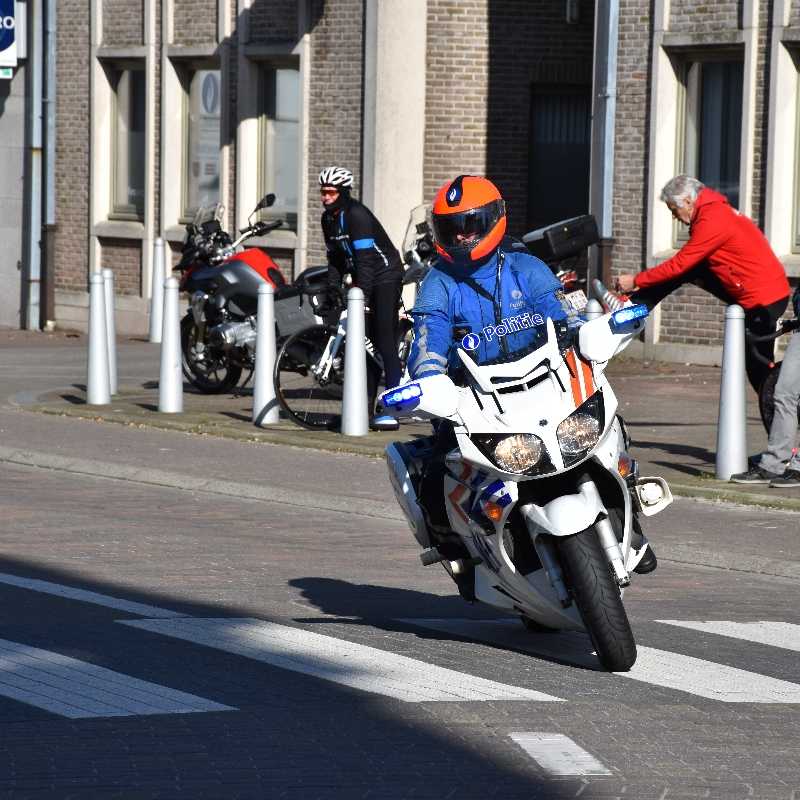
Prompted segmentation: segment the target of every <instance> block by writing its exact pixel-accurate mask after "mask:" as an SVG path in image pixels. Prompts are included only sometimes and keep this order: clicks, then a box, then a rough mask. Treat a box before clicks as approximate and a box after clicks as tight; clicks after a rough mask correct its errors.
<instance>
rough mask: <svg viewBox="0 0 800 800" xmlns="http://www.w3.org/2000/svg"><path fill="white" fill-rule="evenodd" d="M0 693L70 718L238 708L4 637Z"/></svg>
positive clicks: (0, 645)
mask: <svg viewBox="0 0 800 800" xmlns="http://www.w3.org/2000/svg"><path fill="white" fill-rule="evenodd" d="M0 696H3V697H8V698H11V699H12V700H19V701H20V702H22V703H26V704H27V705H31V706H36V707H37V708H41V709H44V710H45V711H50V712H52V713H53V714H59V715H60V716H62V717H69V718H70V719H85V718H87V717H129V716H138V715H145V714H193V713H198V712H204V711H235V710H236V709H234V708H232V707H231V706H224V705H221V704H220V703H214V702H212V701H211V700H206V699H204V698H202V697H198V696H197V695H193V694H187V693H186V692H179V691H177V690H175V689H169V688H168V687H166V686H159V685H158V684H156V683H150V682H149V681H143V680H140V679H139V678H133V677H131V676H130V675H123V674H122V673H120V672H113V671H112V670H110V669H106V668H105V667H98V666H97V665H96V664H89V663H88V662H86V661H78V660H77V659H75V658H70V657H69V656H64V655H61V654H60V653H53V652H51V651H49V650H40V649H39V648H37V647H29V646H28V645H24V644H19V643H17V642H10V641H8V640H6V639H0Z"/></svg>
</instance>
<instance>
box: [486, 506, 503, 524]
mask: <svg viewBox="0 0 800 800" xmlns="http://www.w3.org/2000/svg"><path fill="white" fill-rule="evenodd" d="M483 513H484V514H485V515H486V517H487V519H490V520H491V521H492V522H500V520H501V519H502V518H503V507H502V506H499V505H497V503H492V502H491V501H489V502H486V503H484V504H483Z"/></svg>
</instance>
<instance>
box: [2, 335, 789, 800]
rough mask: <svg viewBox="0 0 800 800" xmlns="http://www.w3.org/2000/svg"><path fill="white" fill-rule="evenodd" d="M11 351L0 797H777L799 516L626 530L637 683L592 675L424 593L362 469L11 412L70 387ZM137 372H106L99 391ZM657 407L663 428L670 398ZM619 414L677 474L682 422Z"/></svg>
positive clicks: (516, 628)
mask: <svg viewBox="0 0 800 800" xmlns="http://www.w3.org/2000/svg"><path fill="white" fill-rule="evenodd" d="M15 336H17V337H19V340H18V341H10V340H9V339H8V336H6V339H5V340H4V345H8V346H7V347H6V346H3V347H0V362H2V364H3V381H4V383H3V386H2V390H3V391H2V397H0V469H1V470H2V476H3V480H2V482H0V504H2V508H3V511H4V518H3V519H4V524H3V529H2V534H1V535H0V723H2V728H1V730H2V731H3V734H2V736H0V798H4V797H8V798H14V799H15V800H16V799H17V798H26V800H27V798H35V799H36V800H38V799H39V798H64V797H76V798H87V797H89V798H126V799H127V798H140V797H141V798H157V797H164V798H203V797H212V798H221V799H222V798H224V799H225V800H227V798H237V797H241V798H265V797H268V798H292V800H294V799H295V798H296V799H297V800H307V799H308V798H343V800H350V798H362V797H363V798H405V797H408V798H436V799H437V800H438V798H445V797H458V798H484V797H487V796H488V797H495V796H497V797H503V798H536V797H540V798H558V799H559V800H561V798H569V797H582V798H598V800H599V798H615V797H618V798H636V799H637V800H649V799H650V798H654V799H655V798H658V799H659V800H668V799H669V798H720V799H722V798H725V800H729V798H730V799H733V800H735V799H736V798H745V797H749V798H757V800H772V799H773V798H781V799H782V800H797V798H800V768H798V766H797V764H798V761H799V759H798V756H799V755H800V730H798V722H799V721H800V668H799V667H798V651H800V611H798V608H800V604H798V600H799V599H800V597H799V595H800V584H798V578H800V557H798V554H800V549H798V547H797V536H798V533H800V530H799V529H798V524H797V522H796V512H785V511H784V512H780V511H764V510H763V509H759V508H756V507H752V506H750V507H744V506H734V505H726V504H723V503H710V502H702V501H696V500H678V501H677V502H676V503H675V505H674V506H673V507H672V508H671V509H669V510H668V511H667V512H665V513H664V514H662V515H661V516H659V517H656V518H655V519H653V520H649V521H648V522H647V527H646V532H647V533H648V535H649V536H651V538H652V539H653V541H654V542H655V544H656V547H657V551H658V554H659V558H660V566H659V569H658V570H657V571H656V572H655V573H654V574H652V575H649V576H642V577H639V578H637V580H636V581H635V583H634V585H633V587H632V588H631V590H630V591H629V592H628V593H627V594H626V605H627V608H628V611H629V614H630V617H631V620H632V624H633V627H634V631H635V633H636V637H637V641H638V643H639V659H638V661H637V664H636V666H635V667H634V670H633V671H632V672H631V673H630V675H626V676H623V675H609V674H606V673H603V672H601V671H599V670H598V668H597V663H596V660H595V659H594V657H593V655H592V652H591V647H590V645H589V643H588V640H587V639H586V637H583V636H579V635H574V634H573V635H565V634H550V635H534V634H530V633H528V632H526V631H525V630H524V629H523V628H522V627H521V625H520V624H519V623H518V621H516V620H513V619H507V618H502V617H497V615H494V614H492V613H491V612H489V611H487V610H485V609H481V608H478V607H473V606H469V605H467V604H464V603H463V602H462V601H461V600H460V599H458V598H457V597H456V596H454V595H453V592H452V586H451V584H450V583H449V580H448V579H447V577H446V576H445V575H444V573H443V572H442V571H441V570H440V569H439V568H438V567H431V568H427V569H425V568H422V567H421V566H420V564H419V560H418V558H417V547H416V545H415V544H414V542H413V540H412V538H411V536H410V534H409V532H408V529H407V527H406V526H405V524H404V523H402V522H401V521H400V520H399V519H398V516H397V512H396V509H395V507H394V505H393V501H392V497H391V491H390V489H389V486H388V482H387V480H386V476H385V473H384V467H383V466H382V465H381V464H380V462H378V461H376V460H374V459H371V458H364V457H358V456H353V455H347V454H343V453H333V452H318V451H314V450H308V449H299V448H293V447H282V446H265V445H258V444H252V443H246V442H242V441H230V440H224V439H217V438H212V437H205V436H194V435H189V434H187V433H180V432H173V431H164V430H156V429H152V428H147V427H145V428H142V427H139V426H138V425H134V424H130V425H125V426H122V425H107V424H103V423H98V422H93V421H91V420H86V419H75V418H69V417H54V416H52V415H39V414H33V413H30V412H28V411H24V410H20V408H19V406H18V405H17V403H19V402H20V401H24V400H25V396H26V393H27V395H28V396H33V395H35V394H37V393H39V392H43V391H47V390H50V389H53V388H56V387H70V386H71V385H72V384H79V383H81V382H82V380H83V378H82V377H81V376H82V369H83V364H84V363H85V352H84V350H85V348H84V347H83V345H82V343H80V342H76V340H71V339H67V338H65V337H63V336H53V337H46V338H45V337H41V336H34V335H29V334H15ZM156 356H157V354H156V353H155V352H154V351H153V349H152V348H150V347H148V346H146V345H142V344H141V343H136V342H128V343H125V344H124V345H123V346H122V347H121V350H120V367H121V369H120V376H121V382H123V383H124V382H125V381H126V380H128V381H141V379H142V376H143V375H147V374H157V370H155V365H156ZM703 380H705V377H704V375H703V374H702V373H694V374H693V375H692V376H690V378H689V379H688V382H689V384H691V387H690V388H691V393H690V394H691V397H692V398H693V400H692V402H699V399H700V398H701V397H702V395H703V391H704V390H703V388H702V387H703V385H704V384H703V383H702V381H703ZM656 382H657V383H659V385H663V386H664V387H665V388H664V389H663V391H661V392H660V400H661V401H663V404H666V407H667V408H679V407H678V406H677V405H676V404H677V398H679V397H680V380H676V379H675V378H674V376H670V375H669V374H665V375H664V377H663V378H662V377H659V378H658V379H657V381H656ZM618 385H619V388H620V394H621V397H622V400H623V402H624V403H628V404H630V406H629V408H630V410H631V416H632V417H634V420H635V419H639V418H640V424H639V430H638V434H636V433H635V435H638V438H639V439H640V440H641V441H643V442H645V447H646V448H650V449H651V450H652V449H653V447H654V445H655V444H658V445H659V447H661V446H666V447H665V449H663V450H662V452H663V453H664V454H665V466H669V465H674V463H675V457H676V447H675V445H674V444H670V443H671V442H673V440H674V439H675V438H676V437H683V439H685V437H686V434H687V428H686V425H685V424H683V422H685V420H683V421H682V420H681V416H682V414H681V413H677V414H673V416H671V417H669V419H671V420H672V423H671V424H672V425H673V426H674V425H677V424H678V423H681V425H682V427H681V425H678V427H673V428H670V426H666V427H659V426H658V425H656V424H655V423H654V422H652V419H655V418H656V417H657V416H658V414H655V411H654V415H651V416H645V415H643V413H642V411H641V409H645V412H646V411H647V408H648V406H647V405H646V404H645V405H642V399H641V397H640V396H639V395H640V394H641V390H642V384H640V383H639V382H638V379H637V378H636V377H635V376H632V377H630V378H626V377H624V376H621V377H620V379H619V382H618ZM650 385H651V386H652V384H650ZM637 403H638V405H637ZM656 410H657V409H656ZM661 413H662V412H661V411H659V414H661ZM662 416H663V414H662ZM703 425H705V426H706V427H707V423H706V422H704V423H703ZM697 430H703V431H705V428H701V427H697ZM645 432H646V433H648V434H652V437H651V439H652V441H650V439H645V438H643V437H642V435H643V434H644V433H645ZM703 436H706V433H703ZM683 439H681V441H683ZM698 441H702V442H705V439H702V440H701V439H698ZM686 442H687V444H686V445H680V447H683V448H684V450H685V451H686V452H685V455H686V457H687V458H689V459H694V460H695V461H697V463H698V464H699V463H708V457H707V451H706V450H705V449H704V448H699V449H698V448H695V449H694V450H693V449H692V447H691V446H690V445H691V440H690V439H686ZM687 448H688V449H687ZM695 450H696V452H695ZM653 463H654V464H656V460H655V459H653ZM690 468H691V467H690Z"/></svg>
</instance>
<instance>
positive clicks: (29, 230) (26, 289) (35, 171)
mask: <svg viewBox="0 0 800 800" xmlns="http://www.w3.org/2000/svg"><path fill="white" fill-rule="evenodd" d="M26 7H27V9H28V32H29V39H28V41H29V43H30V44H29V51H28V52H29V58H28V86H27V93H26V94H27V97H26V101H27V102H26V105H27V112H28V121H27V128H28V131H27V139H28V148H27V149H28V158H27V176H26V179H27V184H28V186H27V189H28V207H27V220H26V221H25V223H24V224H25V257H24V259H25V265H26V269H25V275H24V277H23V297H24V302H23V309H22V310H23V319H22V327H23V328H26V329H27V330H36V329H38V327H39V290H40V274H41V235H42V63H43V58H42V13H41V0H28V2H27V3H26Z"/></svg>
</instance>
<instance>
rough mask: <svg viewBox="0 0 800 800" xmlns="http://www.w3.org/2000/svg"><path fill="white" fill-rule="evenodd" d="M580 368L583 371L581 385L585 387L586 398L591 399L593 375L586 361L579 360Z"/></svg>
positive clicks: (593, 389) (593, 387)
mask: <svg viewBox="0 0 800 800" xmlns="http://www.w3.org/2000/svg"><path fill="white" fill-rule="evenodd" d="M581 368H582V369H583V385H584V386H585V387H586V397H587V398H588V397H591V396H592V395H593V394H594V391H595V386H594V375H592V368H591V366H590V365H589V362H588V361H584V360H583V359H581Z"/></svg>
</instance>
